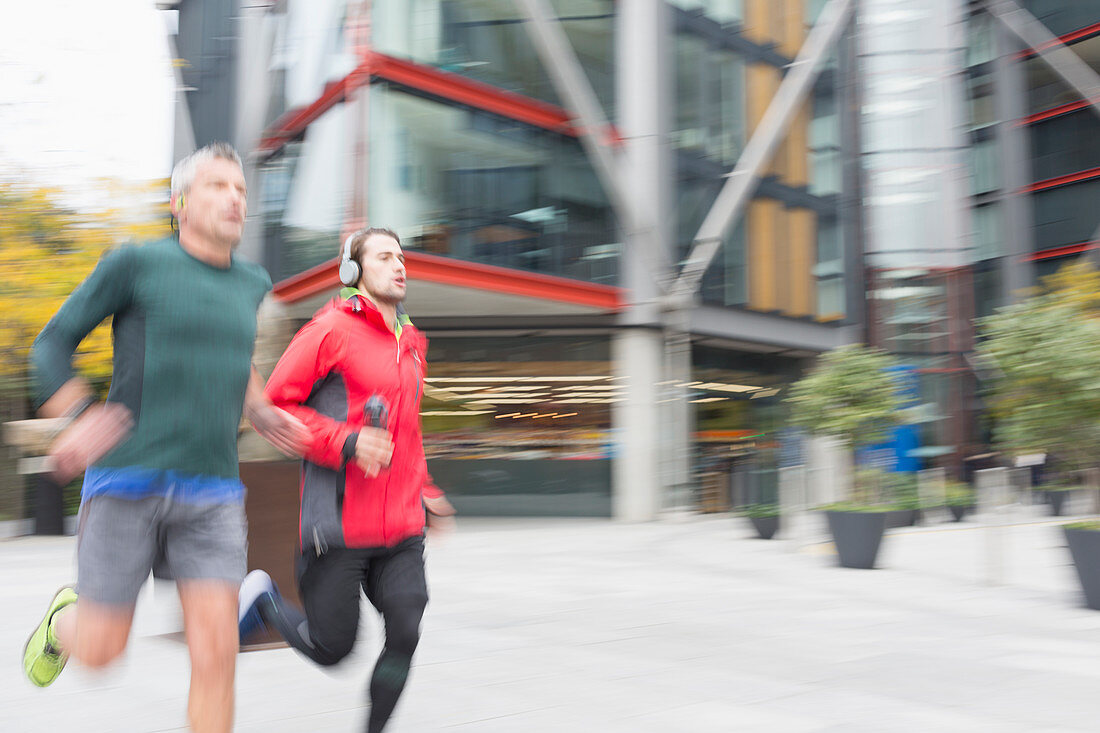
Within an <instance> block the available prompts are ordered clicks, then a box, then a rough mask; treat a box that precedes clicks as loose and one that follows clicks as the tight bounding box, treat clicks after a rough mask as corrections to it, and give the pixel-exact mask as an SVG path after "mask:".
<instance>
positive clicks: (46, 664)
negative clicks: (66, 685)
mask: <svg viewBox="0 0 1100 733" xmlns="http://www.w3.org/2000/svg"><path fill="white" fill-rule="evenodd" d="M70 603H76V591H74V590H73V589H72V586H68V585H67V586H65V587H63V588H62V589H61V590H59V591H57V593H56V594H55V595H54V597H53V600H52V601H50V607H49V608H48V609H47V610H46V616H45V618H43V619H42V623H40V624H38V628H37V629H35V630H34V633H33V634H31V638H29V639H27V645H26V646H25V647H23V671H24V672H25V673H26V675H27V679H29V680H30V681H31V682H32V683H34V684H36V685H38V686H39V687H48V686H49V685H50V684H51V683H52V682H53V681H54V680H56V679H57V675H59V674H61V670H63V669H65V662H67V661H68V659H69V655H68V654H67V653H65V652H64V651H62V650H61V649H59V648H58V646H57V637H56V636H54V633H53V624H52V623H51V622H52V621H53V617H54V614H55V613H57V612H58V611H60V610H61V609H62V608H64V607H65V606H67V605H69V604H70Z"/></svg>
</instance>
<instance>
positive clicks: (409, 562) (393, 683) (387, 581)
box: [364, 537, 428, 733]
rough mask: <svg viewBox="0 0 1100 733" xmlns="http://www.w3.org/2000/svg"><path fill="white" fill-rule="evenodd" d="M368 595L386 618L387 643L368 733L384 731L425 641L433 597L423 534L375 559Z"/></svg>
mask: <svg viewBox="0 0 1100 733" xmlns="http://www.w3.org/2000/svg"><path fill="white" fill-rule="evenodd" d="M364 586H365V590H366V591H367V597H368V598H370V601H371V603H372V604H374V607H375V608H377V609H378V611H379V612H380V613H381V614H382V619H383V620H384V622H385V624H386V645H385V647H384V648H383V649H382V653H381V654H380V655H379V657H378V662H377V663H376V664H375V666H374V673H373V674H372V675H371V680H370V697H371V709H370V718H369V720H368V723H367V731H368V733H381V731H382V730H383V729H384V728H385V726H386V723H387V722H388V721H389V719H390V716H391V715H393V709H394V707H395V706H396V705H397V700H398V699H399V698H400V697H401V693H402V692H403V691H404V689H405V681H406V680H407V679H408V676H409V668H410V667H411V665H412V657H413V652H415V651H416V647H417V644H418V643H419V641H420V621H421V619H422V618H423V616H424V608H425V606H426V605H427V603H428V588H427V583H426V581H425V577H424V538H423V537H413V538H411V539H409V540H406V541H405V542H402V543H401V544H400V545H398V546H397V547H396V548H394V550H393V552H392V553H390V554H387V555H385V556H383V557H378V558H375V559H374V560H373V561H372V565H371V568H370V572H369V574H368V578H367V582H366V583H364Z"/></svg>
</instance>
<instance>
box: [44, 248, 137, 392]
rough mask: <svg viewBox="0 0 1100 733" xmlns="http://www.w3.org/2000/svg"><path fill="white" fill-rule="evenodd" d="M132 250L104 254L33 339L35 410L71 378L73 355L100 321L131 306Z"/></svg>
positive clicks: (121, 249)
mask: <svg viewBox="0 0 1100 733" xmlns="http://www.w3.org/2000/svg"><path fill="white" fill-rule="evenodd" d="M134 255H135V252H134V248H133V247H121V248H119V249H116V250H111V251H110V252H108V253H107V254H105V255H104V256H103V257H102V258H101V259H100V260H99V263H98V264H97V265H96V267H95V269H94V270H93V271H92V274H91V275H89V276H88V277H87V278H86V279H85V280H84V282H82V283H81V284H80V286H79V287H77V289H76V290H74V291H73V292H72V294H71V295H69V297H68V298H67V299H66V300H65V302H64V303H63V304H62V305H61V308H60V309H59V310H58V311H57V313H56V314H55V315H54V317H53V318H51V319H50V321H49V323H47V324H46V326H45V328H43V329H42V332H41V333H39V334H38V337H37V338H36V339H35V340H34V345H33V346H32V347H31V353H30V366H31V378H32V381H33V384H34V406H35V409H37V408H39V407H41V406H42V403H44V402H45V401H46V400H48V399H49V398H50V397H52V396H53V394H54V392H56V391H57V390H58V389H60V388H61V385H63V384H65V382H67V381H69V380H70V379H72V378H73V376H74V372H73V352H75V351H76V347H77V346H79V345H80V342H81V341H83V340H84V337H85V336H87V335H88V334H89V333H91V331H92V329H94V328H95V327H96V326H98V325H99V324H100V322H102V321H103V319H104V318H107V317H108V316H111V315H114V314H115V313H119V312H121V311H123V310H125V309H126V308H127V307H128V306H129V305H130V303H131V300H132V294H133V281H134V273H133V270H134Z"/></svg>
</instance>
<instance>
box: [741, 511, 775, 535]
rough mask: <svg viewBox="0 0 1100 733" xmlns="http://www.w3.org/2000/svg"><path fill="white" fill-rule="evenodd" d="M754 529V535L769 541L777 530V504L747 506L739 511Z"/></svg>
mask: <svg viewBox="0 0 1100 733" xmlns="http://www.w3.org/2000/svg"><path fill="white" fill-rule="evenodd" d="M741 513H742V514H744V515H745V516H746V517H748V518H749V521H750V522H752V526H753V527H754V528H755V529H756V535H757V536H758V537H759V538H760V539H762V540H770V539H771V538H772V537H774V536H775V533H776V531H778V529H779V505H778V504H771V503H769V504H749V505H747V506H745V507H743V508H742V509H741Z"/></svg>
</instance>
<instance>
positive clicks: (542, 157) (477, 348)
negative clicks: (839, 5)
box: [254, 0, 859, 516]
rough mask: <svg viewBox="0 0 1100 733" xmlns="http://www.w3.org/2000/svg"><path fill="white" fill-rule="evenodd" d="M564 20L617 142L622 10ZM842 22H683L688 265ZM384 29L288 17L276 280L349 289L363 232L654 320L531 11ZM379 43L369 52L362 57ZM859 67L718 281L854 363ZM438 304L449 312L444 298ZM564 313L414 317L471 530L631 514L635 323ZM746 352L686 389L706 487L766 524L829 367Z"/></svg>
mask: <svg viewBox="0 0 1100 733" xmlns="http://www.w3.org/2000/svg"><path fill="white" fill-rule="evenodd" d="M549 5H550V6H551V7H552V9H553V12H554V13H555V15H556V16H557V18H558V20H559V21H560V22H561V27H562V28H563V30H564V31H565V35H566V37H567V38H568V40H569V43H570V45H571V47H572V49H573V50H574V52H575V53H576V57H577V59H578V60H579V62H580V64H581V67H582V69H583V71H584V73H585V75H586V76H587V78H588V80H589V82H590V83H591V86H592V88H593V90H594V92H595V94H596V97H597V99H598V101H599V103H600V104H601V106H602V107H603V109H604V111H605V113H606V114H607V116H608V118H609V119H610V120H617V119H619V117H620V116H621V114H622V112H621V108H622V104H621V102H622V101H623V100H621V99H619V98H618V95H620V94H623V93H624V92H623V90H622V86H621V84H619V83H618V78H617V75H618V74H619V73H620V71H621V68H620V67H621V64H622V63H623V61H622V53H623V50H622V44H621V41H622V39H620V38H618V34H619V33H620V28H621V14H622V12H623V8H622V7H621V3H616V2H611V1H610V0H552V1H551V2H550V3H549ZM822 5H823V3H822V2H820V0H814V1H810V2H804V1H803V0H779V1H778V2H776V1H773V0H710V1H700V2H684V1H678V2H670V3H667V4H665V5H664V6H663V9H662V13H663V15H662V17H663V18H664V22H665V26H666V27H665V29H664V31H662V32H663V33H665V34H666V37H667V40H668V46H667V53H666V54H665V58H666V60H667V69H668V78H667V79H664V80H661V83H662V84H663V85H665V87H666V88H667V93H668V100H669V104H668V109H667V120H666V123H665V124H667V141H668V152H669V155H670V160H671V166H670V171H671V172H670V180H669V181H667V183H668V187H669V191H670V192H671V195H670V200H671V206H670V207H669V209H668V217H667V218H668V219H669V221H668V222H667V223H668V224H669V231H670V233H671V237H672V239H673V241H669V242H666V243H664V244H665V246H667V248H668V250H669V252H668V255H667V258H666V259H667V261H668V262H669V263H671V264H673V265H676V264H678V263H679V262H680V261H681V260H682V259H683V257H684V256H686V254H687V252H688V251H689V249H690V247H691V246H692V243H693V239H694V237H695V233H696V231H697V229H698V228H699V225H700V224H701V222H702V220H703V218H704V217H705V216H706V214H707V212H708V210H709V209H710V207H711V205H712V204H713V203H714V200H715V198H716V196H717V194H718V191H719V190H720V188H721V186H722V184H723V183H724V182H725V180H726V178H725V174H727V173H728V172H729V170H730V169H731V168H732V167H733V165H734V164H735V163H736V162H737V160H738V158H739V156H740V155H741V152H742V150H743V149H744V146H745V144H746V143H747V141H748V139H749V138H750V137H751V135H752V134H753V133H754V132H755V130H756V126H757V125H758V124H759V123H760V120H761V118H762V117H763V115H764V112H765V110H766V109H767V106H768V104H769V103H770V101H771V99H772V97H773V96H774V94H775V91H776V89H777V88H778V85H779V83H780V81H781V80H782V78H783V74H784V70H785V68H786V67H787V66H788V65H789V64H790V63H791V62H792V60H793V58H794V56H795V55H796V54H797V52H798V49H799V48H800V46H801V45H802V42H803V40H804V37H805V34H806V32H807V30H808V28H809V27H810V26H811V25H812V23H813V22H814V20H815V19H816V16H817V13H818V12H820V9H821V7H822ZM359 7H360V4H359V3H349V2H347V1H346V0H325V1H323V2H305V1H304V0H287V2H285V3H279V4H277V5H276V6H275V7H274V9H272V10H271V11H270V12H269V13H268V16H267V18H266V21H265V22H266V23H267V24H268V25H269V27H271V28H273V37H274V43H273V51H272V53H271V56H270V59H269V62H268V64H267V71H266V79H267V87H268V110H267V112H266V114H265V117H264V119H265V121H266V122H267V129H266V130H265V132H264V136H263V139H264V142H263V144H262V145H261V150H260V151H259V156H258V160H259V162H258V166H257V174H258V184H257V186H256V188H257V189H258V191H259V207H258V208H259V215H258V216H259V219H260V221H262V227H263V250H262V251H263V257H264V261H265V264H266V265H267V267H268V269H269V270H270V272H271V274H272V277H273V279H274V280H275V281H276V282H290V281H297V280H300V279H301V278H302V277H304V276H309V275H310V273H314V272H321V271H323V270H324V268H326V267H328V266H330V265H331V262H332V260H333V258H334V257H336V256H337V254H338V248H339V241H340V236H341V232H343V231H344V230H345V229H346V228H347V224H348V222H349V221H351V220H353V219H355V218H356V217H357V216H358V217H359V218H360V219H366V220H367V221H369V222H371V223H372V224H375V225H385V226H389V227H391V228H393V229H395V230H396V231H397V232H398V233H399V234H400V235H401V238H402V242H403V246H404V247H405V249H406V251H408V252H410V253H415V254H416V255H423V256H425V257H429V258H432V259H431V262H433V263H435V262H440V261H442V262H449V263H453V264H454V266H455V267H462V268H469V267H473V268H490V269H489V270H485V272H490V273H497V274H498V275H497V276H499V273H507V272H515V273H523V274H524V277H527V276H533V277H546V278H564V279H565V280H555V281H554V282H559V283H564V282H566V281H569V282H576V283H581V284H586V286H587V285H593V286H600V287H612V288H620V289H623V290H622V292H623V293H624V296H623V298H624V301H625V303H626V306H625V308H626V312H627V313H629V311H630V309H631V308H633V307H634V305H633V304H632V303H631V294H630V291H629V289H628V288H629V285H628V279H627V277H626V275H625V272H626V268H627V265H626V262H627V260H628V259H629V257H630V256H634V257H635V258H636V257H637V254H636V253H635V254H633V255H631V253H628V252H626V251H625V249H624V248H625V246H626V245H625V244H624V242H626V241H627V240H628V236H627V235H626V234H624V232H623V230H622V227H621V222H620V221H619V218H618V217H617V216H616V213H615V211H614V209H613V207H612V204H611V202H610V200H609V197H608V195H607V192H606V191H605V189H604V186H603V185H602V184H601V181H600V179H599V178H598V176H597V175H596V173H595V171H594V169H593V166H592V164H591V162H590V160H589V158H588V156H587V155H586V153H585V151H584V148H583V146H582V145H581V143H580V140H579V139H578V133H577V130H576V129H575V128H574V123H573V122H572V121H571V120H570V118H569V116H568V115H567V114H566V113H565V111H564V109H563V107H564V104H563V101H562V99H561V96H560V95H559V94H558V92H557V90H556V88H555V86H554V84H553V83H551V79H550V77H549V75H548V74H547V73H546V70H545V66H544V63H543V61H542V60H541V59H540V58H539V56H538V54H537V53H536V51H535V47H534V45H533V44H532V42H531V39H530V37H529V35H528V30H527V29H526V28H525V27H524V22H523V18H522V16H521V15H520V13H519V11H518V10H517V6H516V4H515V3H514V2H511V0H374V2H372V3H371V12H370V16H369V18H367V19H363V18H361V17H357V16H356V12H357V9H358V8H359ZM364 20H366V21H367V22H366V23H364ZM365 25H369V37H370V43H369V46H368V45H364V44H363V43H362V37H361V36H358V35H357V33H358V32H359V31H361V30H362V29H363V28H364V27H365ZM838 57H839V55H838V54H834V55H833V57H832V58H831V59H830V60H829V62H828V64H827V65H826V68H825V70H824V72H823V73H822V74H821V75H820V77H819V79H818V81H817V83H816V85H815V87H814V89H813V91H812V94H811V95H810V96H809V99H808V100H807V101H806V103H805V104H804V105H803V107H802V109H801V110H800V112H799V114H798V116H797V118H796V120H795V122H794V123H793V124H792V125H791V129H790V131H789V133H788V134H787V136H786V139H785V140H784V142H783V143H782V144H781V145H780V148H779V151H778V153H777V154H776V156H775V159H774V161H772V163H771V165H770V166H769V169H768V170H767V172H766V174H765V175H764V176H763V178H762V179H761V181H760V185H759V187H758V189H757V191H756V193H755V195H754V198H753V200H752V202H751V204H750V205H749V207H748V209H747V211H746V212H745V214H744V216H743V217H742V220H741V221H740V222H739V223H738V224H737V225H736V226H734V227H733V228H732V229H731V232H730V234H729V235H728V237H727V241H726V242H725V246H724V247H723V248H722V250H721V252H720V254H719V255H718V257H717V258H716V259H715V260H714V261H713V263H712V265H711V267H710V268H709V269H708V271H707V272H706V274H705V277H704V280H703V283H702V288H701V292H700V298H701V301H702V303H703V305H704V306H706V307H717V308H719V309H722V311H721V312H724V313H727V314H728V316H727V317H728V319H729V323H732V324H736V323H739V322H740V321H739V319H743V318H745V317H749V316H751V317H752V318H756V319H760V318H763V319H765V320H764V321H762V323H764V322H767V323H774V324H775V331H776V332H777V333H779V332H783V329H784V328H790V327H792V325H793V327H796V328H802V327H803V325H804V324H811V325H812V326H813V327H814V328H817V329H819V330H818V331H814V332H813V333H815V334H819V335H820V334H824V335H821V336H820V338H821V339H823V340H824V342H828V343H830V344H837V343H840V342H841V337H840V336H838V335H837V334H839V333H840V331H839V330H838V328H839V327H840V326H842V325H844V324H846V323H848V319H849V314H848V303H849V301H850V298H849V289H850V288H852V287H853V281H854V279H857V278H858V276H859V273H857V272H854V271H852V268H851V265H850V262H851V257H850V252H851V248H850V244H849V240H850V237H851V236H852V234H853V233H852V232H851V231H846V229H845V226H844V225H843V223H842V218H841V216H840V207H841V202H842V200H843V197H844V196H845V195H846V193H850V192H848V191H846V186H845V179H844V176H843V175H842V165H841V149H842V141H843V136H844V135H845V134H850V133H849V132H848V131H847V130H846V125H845V123H844V121H843V119H842V118H843V115H842V110H841V103H840V101H839V99H840V91H841V87H842V85H843V84H844V83H845V80H844V79H843V75H842V73H841V69H840V65H839V64H838ZM651 91H652V90H650V89H648V88H638V89H632V90H631V91H630V93H631V94H637V95H647V94H650V93H651ZM356 206H361V207H362V209H361V210H360V211H359V213H358V214H357V213H356ZM254 210H255V209H254ZM672 220H674V221H672ZM469 271H470V270H468V269H467V270H463V272H469ZM477 272H482V270H477ZM547 282H550V281H547ZM417 287H421V286H420V285H418V283H416V282H415V281H414V282H413V283H412V287H411V288H410V290H412V289H415V288H417ZM854 287H856V288H858V287H859V284H858V282H856V283H855V285H854ZM334 290H335V288H333V291H334ZM433 292H435V293H436V295H433V296H432V298H435V301H434V302H439V299H440V298H442V297H443V294H442V293H443V291H438V292H437V291H433ZM447 292H448V293H454V292H456V291H453V290H452V291H447ZM310 297H311V298H313V299H312V300H310V299H307V300H306V301H303V304H302V307H301V309H300V310H299V311H294V312H295V317H296V318H298V319H301V318H304V317H308V315H309V313H308V312H307V311H308V310H309V309H310V308H314V307H315V306H316V302H317V301H316V297H318V294H317V293H311V295H310ZM479 297H483V296H479ZM463 303H467V305H463ZM520 305H521V306H522V303H521V304H520ZM291 306H292V310H293V307H294V306H293V304H291ZM479 307H480V306H479ZM464 308H466V309H467V310H463V309H464ZM545 310H546V309H545V308H543V309H542V310H539V309H537V308H536V309H532V310H529V311H523V310H522V309H521V310H519V311H517V312H515V313H510V312H496V313H489V317H490V318H495V319H497V320H500V319H507V320H508V321H509V323H508V328H499V327H492V328H490V327H487V326H483V325H482V323H483V322H482V321H481V320H478V319H465V320H464V316H465V315H466V314H467V313H468V312H470V313H472V312H473V311H472V310H469V308H468V301H461V300H460V302H459V303H458V304H456V305H455V306H454V308H453V309H452V310H451V311H447V310H446V308H444V309H443V310H442V311H441V310H438V309H437V310H435V311H433V312H432V313H430V314H429V316H428V317H427V318H426V319H422V320H418V317H419V316H420V315H421V314H418V313H417V312H412V313H411V315H412V317H413V320H414V321H416V322H418V325H421V326H422V328H423V329H424V330H425V331H426V332H427V335H428V337H429V340H430V344H431V345H430V349H429V354H428V361H429V365H430V368H429V375H428V378H427V384H428V386H427V387H426V391H425V400H424V404H423V408H422V419H423V425H424V433H425V446H426V450H427V453H428V457H429V466H430V470H431V471H432V473H433V475H434V476H435V478H436V480H437V482H439V483H440V485H442V486H444V487H445V488H446V489H447V490H448V492H449V493H450V494H451V495H452V496H453V498H454V500H455V503H456V505H457V506H458V507H459V509H460V511H466V512H468V513H475V514H502V513H503V514H516V513H519V514H525V513H535V514H559V515H599V516H606V515H608V514H613V513H614V512H615V509H614V505H615V499H614V496H613V491H612V486H613V484H614V483H615V479H614V477H613V476H614V473H615V469H614V466H615V462H616V460H618V459H619V455H618V450H619V449H618V447H617V446H619V445H621V435H618V434H617V431H620V430H622V428H621V427H616V425H619V426H621V425H622V422H621V421H619V422H617V421H616V414H617V413H616V411H617V410H621V409H622V405H623V404H624V402H625V401H626V399H627V397H626V395H627V393H628V392H629V390H630V387H631V384H630V382H631V378H630V377H629V376H624V374H626V373H627V372H629V369H625V368H624V366H626V365H624V363H623V362H622V358H621V356H616V354H617V353H619V352H617V350H616V348H617V347H616V343H617V341H618V340H620V339H621V336H622V333H623V331H622V330H621V326H620V325H619V322H620V321H621V320H622V318H623V315H622V314H619V315H615V314H607V313H605V314H602V315H600V314H589V315H587V316H581V315H563V316H559V317H555V318H554V319H552V320H551V321H550V322H547V319H546V318H542V319H541V320H540V319H539V318H538V317H536V315H535V314H536V313H540V312H543V311H545ZM479 312H480V311H479ZM585 319H588V320H585ZM592 319H596V320H597V321H599V323H598V324H596V325H593V322H592ZM768 319H773V320H770V321H769V320H768ZM719 320H721V319H719ZM459 321H461V322H462V323H461V326H459V325H456V322H459ZM299 322H300V321H299ZM536 322H537V327H535V326H534V325H531V324H535V323H536ZM753 323H756V321H753ZM719 330H721V329H719ZM727 330H728V332H729V334H730V335H727V336H722V334H720V333H719V334H712V335H713V336H716V337H721V338H712V339H710V340H709V341H705V340H703V339H701V338H699V337H697V339H696V340H697V341H698V343H697V344H696V345H695V346H694V347H693V352H692V353H693V358H692V368H691V372H690V374H689V375H688V376H687V377H686V378H687V380H688V381H686V382H683V383H682V384H680V386H681V387H682V388H683V389H684V390H685V392H684V394H685V395H686V399H687V400H688V403H689V405H690V409H689V420H688V423H689V424H688V425H686V426H685V428H684V429H686V430H689V431H690V436H689V439H688V442H689V445H690V451H691V458H690V463H691V468H692V471H693V475H694V476H696V477H698V476H699V475H703V474H706V475H707V476H710V477H714V476H719V477H720V478H721V481H722V482H723V486H724V488H723V490H722V492H721V493H723V494H725V496H724V499H723V501H727V502H728V500H729V499H730V498H731V497H733V498H734V499H735V500H737V501H750V500H759V499H760V498H761V496H762V495H764V494H769V492H770V493H771V494H774V492H775V490H776V486H775V481H776V475H777V474H776V467H777V465H778V456H779V450H778V446H779V437H778V436H779V432H780V429H781V428H782V426H783V424H784V410H783V407H782V402H781V400H782V396H783V390H784V388H785V386H786V385H787V384H789V382H790V381H792V380H793V379H795V378H796V377H797V375H798V374H799V373H800V371H801V369H802V368H803V367H804V366H805V364H806V363H807V359H808V358H809V357H811V356H812V355H813V353H814V347H812V346H807V344H806V343H804V341H803V340H801V339H799V338H793V337H792V338H791V339H789V344H788V345H787V346H785V347H779V346H776V345H774V344H771V343H770V342H769V343H764V342H761V343H754V342H753V340H752V338H748V339H746V338H741V339H735V338H734V336H735V335H736V333H737V329H736V328H735V327H730V328H728V329H727ZM764 332H765V333H766V332H767V329H766V328H765V329H764ZM723 333H724V332H723ZM792 333H793V332H792ZM768 336H769V339H770V337H771V334H768ZM723 338H724V340H723ZM754 338H756V337H754ZM769 339H765V341H769ZM704 342H706V344H707V345H703V344H704ZM738 344H742V345H740V346H739V345H738ZM746 346H747V347H750V348H744V347H746ZM820 348H825V347H818V350H820ZM781 354H782V355H781ZM652 409H659V408H657V407H656V406H654V407H653V408H652ZM662 470H663V469H662ZM697 498H698V497H697Z"/></svg>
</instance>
